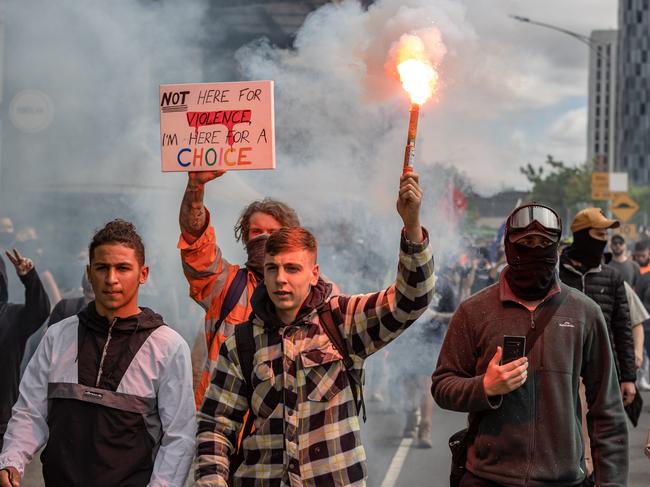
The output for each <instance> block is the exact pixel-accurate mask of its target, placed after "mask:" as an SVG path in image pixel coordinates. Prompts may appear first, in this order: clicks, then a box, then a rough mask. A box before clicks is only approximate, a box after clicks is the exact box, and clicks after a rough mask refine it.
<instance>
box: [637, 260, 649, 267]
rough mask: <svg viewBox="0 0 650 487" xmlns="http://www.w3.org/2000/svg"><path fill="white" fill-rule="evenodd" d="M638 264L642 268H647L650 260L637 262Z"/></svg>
mask: <svg viewBox="0 0 650 487" xmlns="http://www.w3.org/2000/svg"><path fill="white" fill-rule="evenodd" d="M636 262H637V264H639V265H640V266H641V267H645V266H647V265H648V264H650V259H646V260H637V261H636Z"/></svg>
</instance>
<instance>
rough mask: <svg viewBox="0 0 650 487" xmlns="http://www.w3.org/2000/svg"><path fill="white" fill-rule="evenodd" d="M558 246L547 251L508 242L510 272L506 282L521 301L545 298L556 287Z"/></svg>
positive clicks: (507, 255)
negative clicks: (552, 287) (554, 285)
mask: <svg viewBox="0 0 650 487" xmlns="http://www.w3.org/2000/svg"><path fill="white" fill-rule="evenodd" d="M558 245H559V242H556V243H554V244H552V245H549V246H548V247H543V248H542V247H528V246H526V245H521V244H518V243H513V242H510V240H509V239H508V237H507V236H506V238H505V251H506V260H507V261H508V270H507V271H506V273H505V279H506V281H507V283H508V285H509V286H510V289H512V292H513V293H515V294H516V295H517V296H518V297H520V298H522V299H525V300H527V301H535V300H538V299H542V298H544V297H545V296H546V295H547V294H548V292H549V290H550V289H551V286H553V284H554V283H555V266H556V264H557V248H558Z"/></svg>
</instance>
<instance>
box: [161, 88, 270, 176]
mask: <svg viewBox="0 0 650 487" xmlns="http://www.w3.org/2000/svg"><path fill="white" fill-rule="evenodd" d="M274 129H275V127H274V118H273V81H239V82H236V83H188V84H173V85H171V84H170V85H160V148H161V155H162V170H163V171H215V170H223V169H228V170H231V169H275V130H274Z"/></svg>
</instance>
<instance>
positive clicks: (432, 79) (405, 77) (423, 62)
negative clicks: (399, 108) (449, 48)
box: [397, 35, 438, 105]
mask: <svg viewBox="0 0 650 487" xmlns="http://www.w3.org/2000/svg"><path fill="white" fill-rule="evenodd" d="M397 71H398V72H399V77H400V80H401V82H402V86H403V87H404V89H405V90H406V92H407V93H408V94H409V96H410V97H411V103H415V104H418V105H422V104H423V103H424V102H426V101H427V100H428V99H429V98H430V97H431V95H433V92H434V91H435V89H436V86H437V84H438V73H437V71H436V70H435V68H434V66H433V64H432V63H431V61H430V60H429V58H428V57H427V55H426V53H425V48H424V43H423V42H422V40H421V39H420V38H419V37H417V36H413V35H404V36H402V38H401V39H400V41H399V45H398V46H397Z"/></svg>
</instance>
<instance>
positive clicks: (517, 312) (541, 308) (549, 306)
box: [431, 204, 628, 487]
mask: <svg viewBox="0 0 650 487" xmlns="http://www.w3.org/2000/svg"><path fill="white" fill-rule="evenodd" d="M561 228H562V226H561V221H560V219H559V217H558V216H557V214H556V213H555V211H553V210H552V209H551V208H548V207H545V206H543V205H536V204H535V205H524V206H522V207H519V208H517V209H515V210H514V211H513V213H512V214H511V215H510V216H509V217H508V220H507V223H506V234H505V238H504V240H505V248H506V256H507V260H508V267H506V269H504V271H503V272H502V274H501V277H500V279H499V282H498V283H496V284H494V285H492V286H490V287H488V288H486V289H484V290H483V291H481V292H479V293H477V294H475V295H473V296H472V297H470V298H469V299H467V300H466V301H465V302H463V303H461V305H460V306H459V308H458V310H457V311H456V313H455V314H454V317H453V318H452V320H451V323H450V324H449V329H448V331H447V335H446V337H445V341H444V344H443V346H442V350H441V352H440V356H439V359H438V365H437V369H436V371H435V372H434V374H433V385H432V388H431V392H432V394H433V396H434V398H435V400H436V402H437V403H438V404H439V405H440V406H441V407H443V408H445V409H451V410H455V411H463V412H469V418H470V421H478V429H477V433H476V437H475V438H474V440H473V442H472V444H471V446H470V447H469V450H468V454H467V463H466V465H465V466H466V468H467V473H466V474H465V476H464V477H463V479H462V481H461V487H470V486H471V487H474V486H493V487H494V486H520V485H526V486H542V485H544V486H549V485H553V486H575V485H582V483H583V482H584V481H585V477H586V473H585V472H586V470H585V462H584V455H585V452H584V447H583V442H582V435H581V411H580V401H579V399H578V386H579V384H580V378H581V377H582V380H583V382H584V384H585V388H586V396H587V405H588V409H589V412H588V413H587V421H588V427H589V436H590V438H591V450H592V455H593V456H592V458H593V461H594V476H595V479H594V480H595V482H596V485H598V486H603V487H605V486H607V487H614V486H620V487H623V486H626V485H627V476H628V438H627V425H626V421H625V413H624V410H623V404H622V401H621V395H620V392H619V390H618V380H617V377H616V369H615V366H614V359H613V356H612V351H611V347H610V344H609V338H608V334H607V327H606V324H605V320H604V317H603V314H602V312H601V310H600V308H599V307H598V305H596V303H594V302H593V301H592V300H591V299H589V298H588V297H587V296H585V295H584V294H583V293H581V292H579V291H576V290H575V289H572V288H570V287H568V286H566V285H564V284H562V283H560V282H559V281H558V279H557V274H556V264H557V247H558V243H559V239H560V232H561ZM504 335H514V336H525V337H526V346H525V356H524V357H521V358H518V359H515V360H513V361H511V362H508V363H503V364H502V360H501V359H502V353H503V350H502V344H503V337H504Z"/></svg>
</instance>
